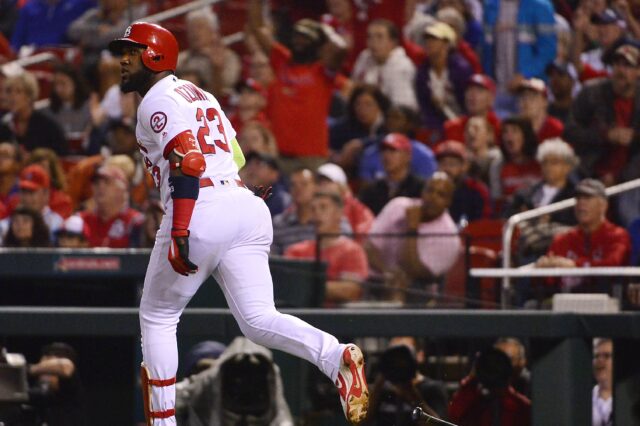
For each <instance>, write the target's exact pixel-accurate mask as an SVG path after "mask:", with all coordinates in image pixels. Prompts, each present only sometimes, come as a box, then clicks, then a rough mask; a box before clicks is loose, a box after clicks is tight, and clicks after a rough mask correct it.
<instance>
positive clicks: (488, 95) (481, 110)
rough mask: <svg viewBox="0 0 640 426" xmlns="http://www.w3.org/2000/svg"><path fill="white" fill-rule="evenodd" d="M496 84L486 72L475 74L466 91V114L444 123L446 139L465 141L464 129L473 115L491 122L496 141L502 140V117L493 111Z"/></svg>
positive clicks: (470, 79)
mask: <svg viewBox="0 0 640 426" xmlns="http://www.w3.org/2000/svg"><path fill="white" fill-rule="evenodd" d="M495 94H496V84H495V83H494V82H493V80H492V79H491V77H489V76H486V75H484V74H473V75H472V76H471V77H470V78H469V81H468V82H467V88H466V90H465V91H464V107H465V110H466V112H467V113H466V114H465V115H462V116H460V117H457V118H453V119H450V120H447V121H446V122H445V123H444V139H445V140H454V141H459V142H462V141H464V129H465V126H466V125H467V122H468V121H469V119H471V118H472V117H483V118H486V120H487V121H488V122H489V124H491V128H492V130H493V134H494V139H493V140H494V141H499V140H500V119H499V118H498V116H497V115H496V113H495V112H494V111H493V102H494V98H495Z"/></svg>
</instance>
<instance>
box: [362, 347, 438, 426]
mask: <svg viewBox="0 0 640 426" xmlns="http://www.w3.org/2000/svg"><path fill="white" fill-rule="evenodd" d="M378 369H379V372H378V374H377V375H376V379H375V381H374V383H373V385H372V387H371V396H370V397H369V398H370V402H369V413H368V416H367V421H366V422H365V424H368V425H375V426H393V425H409V424H412V423H413V422H412V418H411V414H412V412H413V410H414V409H415V408H416V407H417V406H419V407H420V408H422V410H423V411H425V412H426V413H429V414H431V415H432V416H435V417H438V418H443V419H446V418H447V402H448V401H447V399H448V398H447V393H446V389H445V387H444V384H442V383H441V382H438V381H436V380H433V379H430V378H429V377H426V376H424V375H422V374H421V373H420V371H419V370H418V361H417V359H416V348H415V339H414V338H412V337H403V338H393V339H391V341H390V342H389V346H388V347H387V349H385V351H384V352H383V353H382V355H381V356H380V361H379V365H378Z"/></svg>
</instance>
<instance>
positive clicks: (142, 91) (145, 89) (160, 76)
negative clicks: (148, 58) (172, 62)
mask: <svg viewBox="0 0 640 426" xmlns="http://www.w3.org/2000/svg"><path fill="white" fill-rule="evenodd" d="M168 75H171V72H169V71H162V72H159V73H157V74H153V76H152V77H151V78H150V79H149V81H148V82H147V83H146V84H144V85H142V86H141V87H140V89H138V93H139V94H140V96H142V97H143V98H144V95H146V94H147V92H148V91H149V90H151V88H152V87H153V86H154V85H155V84H156V83H157V82H159V81H160V80H162V79H163V78H165V77H166V76H168Z"/></svg>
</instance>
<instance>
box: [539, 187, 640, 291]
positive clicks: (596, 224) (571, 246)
mask: <svg viewBox="0 0 640 426" xmlns="http://www.w3.org/2000/svg"><path fill="white" fill-rule="evenodd" d="M576 197H577V200H576V206H575V216H576V220H577V222H578V224H577V226H575V227H574V228H572V229H570V230H569V231H567V232H564V233H561V234H558V235H556V236H555V238H554V239H553V243H551V246H550V247H549V250H548V251H547V254H546V255H544V256H542V257H541V258H540V259H538V261H537V262H536V266H537V267H539V268H580V267H588V266H626V265H627V264H628V262H629V254H630V252H631V242H630V239H629V234H628V233H627V231H626V230H625V229H624V228H621V227H619V226H617V225H614V224H613V223H611V222H609V221H608V220H607V218H606V214H607V207H608V201H607V195H606V192H605V187H604V185H603V184H602V182H600V181H598V180H595V179H583V180H582V181H580V183H578V185H577V186H576ZM560 281H561V282H560V287H561V289H562V290H564V291H574V292H588V293H593V292H609V291H610V289H611V280H598V279H590V278H581V277H565V278H561V280H560Z"/></svg>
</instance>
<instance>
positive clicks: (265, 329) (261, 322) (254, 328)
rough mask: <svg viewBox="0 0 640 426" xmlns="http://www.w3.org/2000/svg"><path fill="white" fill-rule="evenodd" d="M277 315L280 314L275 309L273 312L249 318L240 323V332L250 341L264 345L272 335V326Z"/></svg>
mask: <svg viewBox="0 0 640 426" xmlns="http://www.w3.org/2000/svg"><path fill="white" fill-rule="evenodd" d="M277 315H279V313H278V312H277V311H276V310H275V309H274V310H273V311H271V310H269V311H265V312H262V313H260V314H258V315H252V316H250V317H247V318H245V319H244V321H239V325H240V330H241V331H242V334H244V335H245V336H246V337H247V338H248V339H249V340H251V341H253V342H254V343H258V344H263V343H264V342H265V341H267V340H268V335H269V334H270V333H271V324H272V322H273V320H274V317H275V316H277Z"/></svg>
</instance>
